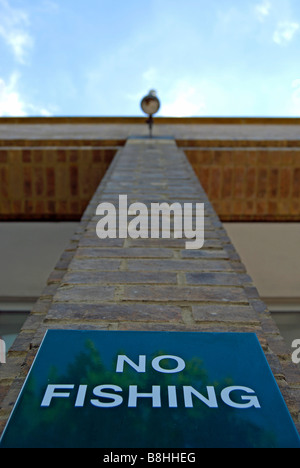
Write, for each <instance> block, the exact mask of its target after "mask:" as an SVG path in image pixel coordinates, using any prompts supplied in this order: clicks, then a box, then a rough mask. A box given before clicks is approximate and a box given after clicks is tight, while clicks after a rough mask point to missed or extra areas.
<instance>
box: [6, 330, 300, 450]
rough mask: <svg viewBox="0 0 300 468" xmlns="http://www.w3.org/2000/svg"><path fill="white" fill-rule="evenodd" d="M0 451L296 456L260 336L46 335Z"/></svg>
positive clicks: (298, 443) (298, 442)
mask: <svg viewBox="0 0 300 468" xmlns="http://www.w3.org/2000/svg"><path fill="white" fill-rule="evenodd" d="M0 447H12V448H22V447H26V448H27V447H28V448H31V447H34V448H40V447H42V448H47V447H51V448H64V447H67V448H73V447H76V448H78V447H83V448H152V449H155V448H182V449H184V448H202V447H203V448H222V447H226V448H227V447H228V448H229V447H234V448H238V447H244V448H248V447H257V448H260V447H264V448H273V447H274V448H275V447H278V448H300V439H299V435H298V433H297V431H296V428H295V426H294V423H293V421H292V418H291V416H290V414H289V412H288V410H287V407H286V405H285V402H284V400H283V398H282V396H281V393H280V391H279V389H278V386H277V384H276V381H275V379H274V377H273V375H272V372H271V370H270V368H269V365H268V363H267V360H266V358H265V355H264V353H263V351H262V349H261V347H260V344H259V342H258V340H257V337H256V335H254V334H248V333H177V332H113V331H111V332H106V331H68V330H50V331H48V332H47V334H46V336H45V338H44V341H43V343H42V345H41V347H40V349H39V352H38V354H37V356H36V359H35V361H34V363H33V365H32V368H31V370H30V372H29V375H28V377H27V379H26V382H25V384H24V386H23V389H22V391H21V393H20V396H19V398H18V401H17V403H16V405H15V408H14V410H13V412H12V415H11V417H10V420H9V422H8V424H7V426H6V429H5V431H4V433H3V436H2V439H1V441H0Z"/></svg>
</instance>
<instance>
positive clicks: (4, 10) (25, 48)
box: [0, 0, 34, 64]
mask: <svg viewBox="0 0 300 468" xmlns="http://www.w3.org/2000/svg"><path fill="white" fill-rule="evenodd" d="M29 24H30V22H29V17H28V14H27V13H26V12H25V11H23V10H21V9H17V8H12V7H11V6H10V4H9V2H8V0H0V36H1V37H2V38H3V39H4V41H5V42H6V44H7V45H8V46H9V47H10V49H11V50H12V52H13V54H14V57H15V59H16V60H17V62H19V63H21V64H25V63H26V61H27V57H28V52H29V51H30V50H31V49H32V47H33V43H34V41H33V38H32V36H31V35H30V33H29V31H28V28H29Z"/></svg>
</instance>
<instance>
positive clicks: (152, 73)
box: [0, 0, 300, 117]
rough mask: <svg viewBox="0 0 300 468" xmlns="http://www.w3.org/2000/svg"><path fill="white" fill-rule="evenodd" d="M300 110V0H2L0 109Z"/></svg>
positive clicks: (98, 112)
mask: <svg viewBox="0 0 300 468" xmlns="http://www.w3.org/2000/svg"><path fill="white" fill-rule="evenodd" d="M150 89H155V90H156V91H157V94H158V97H159V99H160V101H161V108H160V111H159V113H158V114H157V115H159V116H172V117H178V116H184V117H189V116H200V117H201V116H225V117H226V116H250V117H254V116H265V117H281V116H283V117H295V116H299V115H300V1H299V0H209V1H207V0H147V1H146V0H126V1H125V0H0V116H141V115H143V112H142V111H141V108H140V101H141V99H142V97H143V96H144V95H146V94H148V91H149V90H150Z"/></svg>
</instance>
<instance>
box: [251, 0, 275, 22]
mask: <svg viewBox="0 0 300 468" xmlns="http://www.w3.org/2000/svg"><path fill="white" fill-rule="evenodd" d="M271 8H272V4H271V2H270V1H269V0H264V1H263V2H262V3H259V4H257V5H256V6H255V13H256V16H257V18H258V20H259V21H261V22H263V21H264V20H265V19H266V18H267V16H269V14H270V12H271Z"/></svg>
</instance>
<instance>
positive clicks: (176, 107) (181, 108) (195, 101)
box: [161, 80, 206, 117]
mask: <svg viewBox="0 0 300 468" xmlns="http://www.w3.org/2000/svg"><path fill="white" fill-rule="evenodd" d="M164 101H165V102H164V103H163V106H162V109H161V110H162V113H163V115H165V116H169V117H189V116H196V115H203V114H204V113H205V110H206V105H205V102H204V99H203V97H202V95H201V94H200V92H199V90H198V89H197V87H196V86H194V85H193V84H192V83H191V82H189V81H188V80H180V81H178V82H177V83H176V84H175V86H174V87H172V89H171V90H170V91H169V93H168V94H167V95H166V97H165V100H164Z"/></svg>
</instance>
